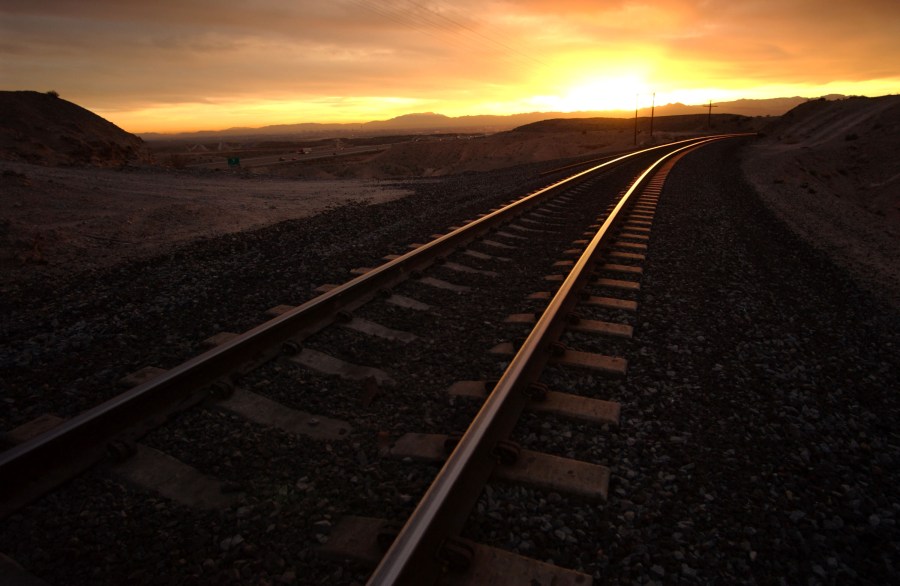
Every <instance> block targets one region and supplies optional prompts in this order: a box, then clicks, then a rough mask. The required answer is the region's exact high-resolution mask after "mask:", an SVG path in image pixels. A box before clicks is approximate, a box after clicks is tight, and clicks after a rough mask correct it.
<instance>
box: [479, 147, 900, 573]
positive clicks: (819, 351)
mask: <svg viewBox="0 0 900 586" xmlns="http://www.w3.org/2000/svg"><path fill="white" fill-rule="evenodd" d="M738 154H739V145H737V144H735V143H730V144H719V145H713V146H709V147H705V148H704V149H702V150H700V151H698V152H695V153H693V154H691V155H689V156H687V157H686V158H685V159H683V160H682V161H681V162H680V163H679V164H678V165H677V166H676V167H675V169H674V170H673V172H672V173H671V174H670V176H669V179H668V181H667V183H666V186H665V189H664V192H663V195H662V198H661V200H660V205H659V208H658V212H657V216H656V219H655V222H654V225H653V233H652V239H651V243H650V251H649V255H648V260H647V262H646V264H645V265H644V269H645V275H644V278H643V280H642V293H641V295H640V297H639V299H640V307H639V311H638V318H637V326H636V328H635V337H634V339H633V340H632V341H631V342H630V343H629V344H628V347H627V349H626V350H625V352H626V356H628V359H629V373H628V376H627V378H626V379H625V380H624V381H622V382H619V381H615V380H612V379H609V378H605V377H598V376H593V375H585V374H583V373H575V372H570V371H565V372H559V371H551V372H548V373H547V374H545V379H546V380H547V382H549V383H550V385H551V388H557V389H560V390H572V391H577V392H580V393H582V394H587V395H591V396H596V397H598V398H602V399H612V400H617V401H621V403H622V425H621V427H620V428H619V429H616V428H604V429H603V430H602V431H600V430H598V429H597V428H596V426H587V425H582V424H574V423H571V422H566V421H563V420H558V419H557V420H553V421H548V420H547V418H537V417H533V416H532V417H526V418H525V419H523V421H522V423H521V424H520V425H519V427H518V429H517V431H516V435H517V438H518V440H519V441H522V442H523V443H524V444H525V447H529V448H531V449H543V450H546V451H549V452H551V453H554V454H556V455H559V456H566V457H574V458H578V459H582V460H588V461H591V462H594V463H598V464H605V465H607V466H610V467H611V469H612V480H611V483H610V498H609V501H608V503H607V504H606V505H600V504H596V503H581V502H578V501H576V500H574V499H570V498H568V497H565V496H561V495H559V494H555V493H546V492H540V491H531V490H526V489H522V488H520V487H504V486H502V485H497V487H495V489H494V490H493V491H492V492H491V493H490V494H489V495H485V496H483V497H482V501H481V504H480V510H482V511H483V512H485V515H483V516H481V517H480V518H479V520H477V521H474V522H472V523H470V526H469V530H468V531H469V536H470V537H473V538H475V539H478V540H481V541H486V542H489V543H492V544H494V545H497V546H499V547H504V548H507V549H514V550H517V551H520V552H521V553H523V554H526V555H535V554H536V553H537V554H538V555H539V556H540V557H542V559H546V560H548V561H549V560H552V561H554V562H555V563H558V564H560V565H563V566H566V567H571V568H576V569H579V570H581V571H584V572H587V573H589V574H592V575H593V576H594V577H595V579H596V580H597V581H598V583H612V584H632V583H657V584H673V583H687V584H694V583H697V584H711V583H715V584H737V583H740V584H779V583H781V584H887V583H893V582H895V581H896V580H897V576H898V571H900V568H898V565H900V528H898V526H897V520H898V518H897V516H898V514H900V498H898V496H900V495H898V486H900V435H898V433H897V431H896V421H897V417H898V396H897V389H900V368H898V367H900V365H898V348H900V346H898V332H900V329H898V323H900V321H898V316H897V314H896V313H893V312H892V311H891V310H889V309H887V308H886V307H884V306H883V305H880V304H879V303H878V302H876V301H873V299H872V298H870V297H869V296H867V294H865V293H864V292H862V291H861V290H860V289H859V288H858V287H857V286H856V285H855V284H854V283H853V282H852V281H850V280H849V279H848V277H847V275H846V274H845V273H844V272H843V271H842V270H840V269H838V268H835V267H834V266H833V265H832V264H831V263H830V262H829V261H828V260H827V259H826V258H825V257H824V256H823V255H822V254H821V253H818V252H816V251H814V250H813V249H811V248H810V247H809V246H807V245H806V244H804V243H803V242H801V241H800V240H799V239H798V238H796V237H795V236H794V235H792V234H791V233H789V232H788V231H787V230H786V229H785V227H784V225H783V224H782V223H780V222H779V221H777V220H775V219H774V217H773V215H772V214H771V213H770V212H769V211H768V210H767V209H765V208H764V207H763V206H762V205H761V204H760V200H759V198H758V196H757V195H756V194H755V193H754V192H753V191H752V189H751V188H749V186H748V184H747V183H746V182H745V181H743V180H742V179H741V177H740V175H739V171H738ZM571 343H572V345H574V341H573V342H571ZM576 347H577V346H576Z"/></svg>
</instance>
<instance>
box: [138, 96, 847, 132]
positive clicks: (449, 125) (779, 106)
mask: <svg viewBox="0 0 900 586" xmlns="http://www.w3.org/2000/svg"><path fill="white" fill-rule="evenodd" d="M843 97H844V96H839V95H829V96H825V98H826V99H828V100H835V99H841V98H843ZM808 100H809V98H801V97H793V98H772V99H766V100H736V101H733V102H714V103H713V106H714V110H713V113H715V114H736V115H741V116H781V115H782V114H784V113H785V112H787V111H788V110H791V109H792V108H794V107H796V106H797V105H799V104H802V103H804V102H806V101H808ZM706 112H707V105H705V104H703V105H698V106H688V105H685V104H667V105H665V106H658V107H657V108H656V110H655V115H656V116H678V115H685V114H701V113H706ZM638 115H639V116H649V115H650V109H649V108H642V109H641V110H640V111H639V112H638ZM632 116H634V111H633V110H632V111H624V110H614V111H602V112H601V111H596V112H530V113H527V114H512V115H509V116H492V115H476V116H458V117H450V116H444V115H443V114H435V113H433V112H427V113H421V114H406V115H404V116H398V117H396V118H391V119H390V120H377V121H373V122H364V123H354V124H319V123H314V122H303V123H299V124H275V125H272V126H263V127H260V128H243V127H236V128H228V129H225V130H204V131H198V132H183V133H177V134H159V133H144V134H140V135H139V136H140V137H141V138H143V139H144V140H173V139H174V140H207V139H214V140H220V139H226V138H232V137H234V138H242V139H247V138H251V137H260V138H268V139H273V138H277V137H291V138H324V137H344V136H373V135H381V134H404V133H410V134H423V133H430V132H466V133H473V132H501V131H504V130H511V129H513V128H517V127H519V126H524V125H525V124H531V123H533V122H539V121H541V120H549V119H558V118H563V119H571V118H598V117H605V118H630V117H632Z"/></svg>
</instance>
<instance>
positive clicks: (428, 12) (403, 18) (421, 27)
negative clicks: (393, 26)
mask: <svg viewBox="0 0 900 586" xmlns="http://www.w3.org/2000/svg"><path fill="white" fill-rule="evenodd" d="M350 1H351V2H352V3H354V4H356V5H357V6H360V7H361V8H363V9H365V10H368V11H370V12H372V13H374V14H377V15H379V16H381V17H383V18H386V19H388V20H390V21H392V22H395V23H397V24H400V25H402V26H405V27H409V28H412V29H415V30H418V31H421V32H425V33H429V32H430V31H431V30H434V31H437V32H439V33H444V34H447V35H449V36H452V37H455V41H456V42H457V43H458V44H459V46H461V47H462V48H464V49H467V50H470V51H475V52H481V51H483V50H484V44H485V43H484V42H485V41H486V42H489V43H491V44H493V45H495V46H496V47H498V48H500V49H501V50H502V51H503V52H504V53H505V54H506V55H507V56H509V57H512V58H514V59H517V60H520V61H524V62H525V63H527V64H529V65H535V64H537V65H540V66H543V67H546V66H547V64H546V63H544V62H542V61H541V60H539V59H537V58H536V57H532V56H530V55H528V54H526V53H524V52H522V51H519V50H518V49H516V48H514V47H511V46H509V45H508V44H507V43H504V42H502V41H499V40H497V39H494V38H492V37H489V36H487V35H485V34H483V33H481V32H479V31H478V30H476V29H474V28H472V27H470V26H468V25H466V24H465V23H464V22H460V21H459V20H457V19H454V18H451V17H449V16H447V15H445V14H442V13H440V12H437V11H435V10H434V9H432V8H429V7H427V6H424V5H422V4H420V3H418V2H415V1H412V0H410V1H409V2H407V5H409V6H412V7H413V9H412V10H404V9H403V8H402V7H399V6H397V5H396V4H393V3H379V2H376V1H373V0H350Z"/></svg>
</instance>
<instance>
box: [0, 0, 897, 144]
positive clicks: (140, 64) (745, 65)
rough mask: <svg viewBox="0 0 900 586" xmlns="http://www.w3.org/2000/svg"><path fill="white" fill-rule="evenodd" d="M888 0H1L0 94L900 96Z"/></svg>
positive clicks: (219, 97)
mask: <svg viewBox="0 0 900 586" xmlns="http://www.w3.org/2000/svg"><path fill="white" fill-rule="evenodd" d="M898 39H900V1H898V0H853V1H850V0H847V1H844V0H836V1H825V0H731V1H721V0H718V1H712V0H664V1H659V2H649V1H647V2H636V1H628V0H608V1H603V0H594V1H588V0H504V1H496V0H453V1H452V2H451V1H439V2H434V1H429V0H383V1H379V0H240V1H238V0H155V1H153V2H150V1H147V0H140V1H132V0H55V1H50V0H0V89H3V90H22V89H30V90H37V91H47V90H55V91H58V92H59V93H60V95H61V96H62V97H63V98H66V99H68V100H70V101H72V102H75V103H76V104H79V105H81V106H84V107H85V108H88V109H90V110H92V111H94V112H96V113H98V114H100V115H101V116H104V117H105V118H107V119H109V120H111V121H112V122H114V123H116V124H118V125H119V126H121V127H122V128H124V129H126V130H128V131H130V132H135V133H142V132H149V131H157V132H174V131H188V130H200V129H221V128H228V127H232V126H263V125H267V124H278V123H297V122H365V121H369V120H383V119H387V118H391V117H394V116H398V115H401V114H408V113H413V112H439V113H441V114H446V115H448V116H461V115H466V114H513V113H519V112H532V111H581V110H603V109H611V108H621V109H633V108H634V105H635V99H636V97H637V99H638V100H639V102H640V104H641V106H649V103H650V99H651V98H650V96H651V93H652V92H655V93H656V103H657V104H658V105H659V104H665V103H669V102H676V101H677V102H682V103H688V104H699V103H704V102H706V101H707V100H709V99H712V100H714V101H723V100H731V99H738V98H767V97H784V96H805V97H817V96H820V95H824V94H829V93H841V94H847V95H869V96H876V95H885V94H891V93H898V92H900V40H898Z"/></svg>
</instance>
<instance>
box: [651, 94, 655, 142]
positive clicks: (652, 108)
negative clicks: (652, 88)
mask: <svg viewBox="0 0 900 586" xmlns="http://www.w3.org/2000/svg"><path fill="white" fill-rule="evenodd" d="M654 110H656V92H653V102H651V104H650V141H651V142H652V141H653V111H654Z"/></svg>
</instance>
